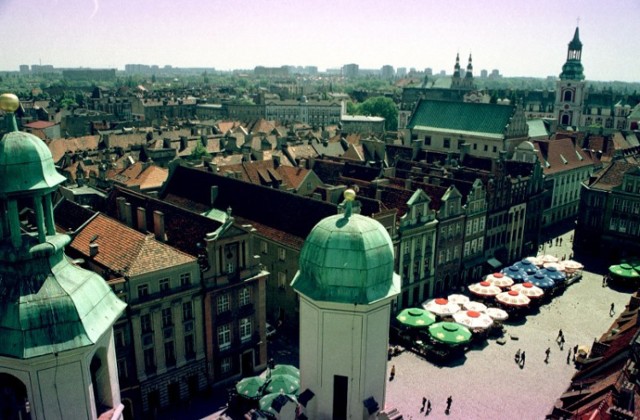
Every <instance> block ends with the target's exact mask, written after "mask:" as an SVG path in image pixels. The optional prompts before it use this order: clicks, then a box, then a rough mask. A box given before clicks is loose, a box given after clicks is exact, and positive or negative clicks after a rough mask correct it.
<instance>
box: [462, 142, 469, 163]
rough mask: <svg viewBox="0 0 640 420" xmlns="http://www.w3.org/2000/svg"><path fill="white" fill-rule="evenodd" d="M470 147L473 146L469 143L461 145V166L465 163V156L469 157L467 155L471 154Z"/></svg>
mask: <svg viewBox="0 0 640 420" xmlns="http://www.w3.org/2000/svg"><path fill="white" fill-rule="evenodd" d="M469 146H471V145H470V144H468V143H462V144H461V145H460V164H462V163H463V162H464V158H465V156H467V154H469Z"/></svg>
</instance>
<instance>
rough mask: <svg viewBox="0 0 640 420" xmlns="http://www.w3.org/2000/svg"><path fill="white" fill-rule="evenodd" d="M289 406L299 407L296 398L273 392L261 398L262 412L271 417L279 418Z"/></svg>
mask: <svg viewBox="0 0 640 420" xmlns="http://www.w3.org/2000/svg"><path fill="white" fill-rule="evenodd" d="M289 404H295V405H296V406H297V405H298V400H297V399H296V397H295V396H293V395H288V394H283V393H280V392H272V393H271V394H267V395H265V396H264V397H262V398H260V411H262V412H263V413H264V414H267V415H268V416H270V417H273V418H278V417H279V416H280V413H281V411H282V409H283V408H284V407H285V406H287V405H289Z"/></svg>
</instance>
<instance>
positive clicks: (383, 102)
mask: <svg viewBox="0 0 640 420" xmlns="http://www.w3.org/2000/svg"><path fill="white" fill-rule="evenodd" d="M358 108H359V110H360V113H361V114H364V115H374V116H377V117H383V118H384V119H385V129H386V130H390V131H395V130H397V129H398V107H397V106H396V104H395V102H393V100H392V99H390V98H386V97H384V96H376V97H373V98H369V99H367V100H366V101H364V102H363V103H361V104H360V106H359V107H358Z"/></svg>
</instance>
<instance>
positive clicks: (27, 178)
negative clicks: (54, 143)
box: [0, 131, 65, 196]
mask: <svg viewBox="0 0 640 420" xmlns="http://www.w3.org/2000/svg"><path fill="white" fill-rule="evenodd" d="M64 181H65V177H64V176H62V175H60V174H59V173H58V172H57V171H56V168H55V165H54V164H53V157H52V156H51V152H50V151H49V148H48V147H47V145H46V144H44V142H43V141H42V140H40V139H39V138H38V137H36V136H34V135H32V134H29V133H24V132H20V131H12V132H9V133H7V134H5V135H4V137H3V138H2V140H1V141H0V196H6V195H7V194H12V193H16V192H26V191H36V190H46V189H50V188H55V187H57V186H58V185H59V184H61V183H62V182H64Z"/></svg>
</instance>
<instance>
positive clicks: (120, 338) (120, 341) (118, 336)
mask: <svg viewBox="0 0 640 420" xmlns="http://www.w3.org/2000/svg"><path fill="white" fill-rule="evenodd" d="M113 336H114V337H115V341H116V348H119V347H124V346H125V341H124V331H122V330H113Z"/></svg>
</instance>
